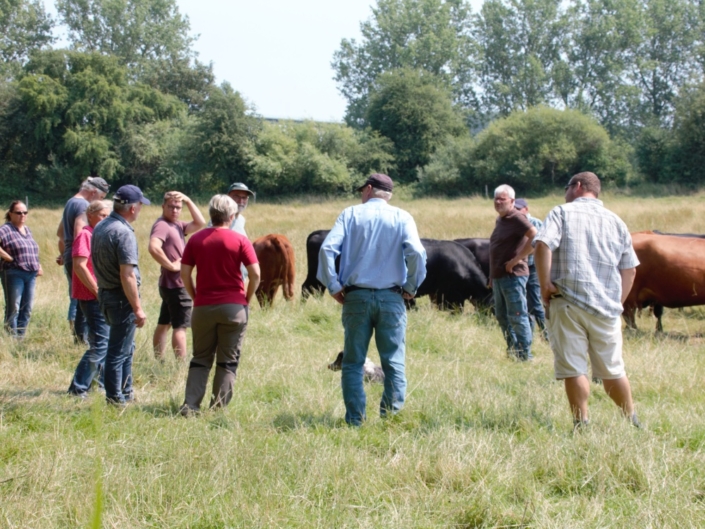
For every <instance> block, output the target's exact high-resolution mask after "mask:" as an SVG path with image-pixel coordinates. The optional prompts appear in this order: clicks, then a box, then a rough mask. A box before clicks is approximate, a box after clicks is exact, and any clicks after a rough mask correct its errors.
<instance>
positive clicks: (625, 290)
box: [619, 268, 636, 305]
mask: <svg viewBox="0 0 705 529" xmlns="http://www.w3.org/2000/svg"><path fill="white" fill-rule="evenodd" d="M619 275H620V276H621V278H622V305H624V302H625V301H627V296H629V292H631V290H632V286H633V285H634V278H635V277H636V268H625V269H624V270H620V271H619Z"/></svg>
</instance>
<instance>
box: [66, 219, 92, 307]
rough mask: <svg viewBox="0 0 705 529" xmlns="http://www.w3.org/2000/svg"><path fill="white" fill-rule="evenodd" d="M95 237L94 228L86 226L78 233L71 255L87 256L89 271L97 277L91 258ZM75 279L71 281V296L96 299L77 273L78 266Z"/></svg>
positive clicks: (87, 299) (74, 272)
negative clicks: (92, 242)
mask: <svg viewBox="0 0 705 529" xmlns="http://www.w3.org/2000/svg"><path fill="white" fill-rule="evenodd" d="M92 238H93V228H91V227H90V226H84V227H83V229H82V230H81V232H80V233H79V234H78V236H77V237H76V239H74V241H73V247H72V250H71V257H72V258H76V257H85V258H86V259H88V260H87V261H86V265H87V266H88V271H89V272H90V273H91V275H92V276H93V278H94V279H95V272H93V260H92V259H91V239H92ZM72 273H73V276H72V278H73V280H72V281H71V297H72V298H73V299H82V300H84V301H94V300H95V296H94V295H93V292H91V291H90V289H89V288H88V287H87V286H86V285H84V284H83V283H82V282H81V280H80V279H79V278H78V275H77V274H76V267H74V269H73V272H72Z"/></svg>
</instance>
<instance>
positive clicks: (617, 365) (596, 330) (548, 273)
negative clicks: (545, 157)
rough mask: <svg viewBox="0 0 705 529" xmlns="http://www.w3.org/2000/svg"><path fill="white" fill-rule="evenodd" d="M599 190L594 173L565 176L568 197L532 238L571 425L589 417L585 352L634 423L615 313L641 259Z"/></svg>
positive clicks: (618, 312)
mask: <svg viewBox="0 0 705 529" xmlns="http://www.w3.org/2000/svg"><path fill="white" fill-rule="evenodd" d="M599 193H600V180H599V178H598V177H597V176H596V175H595V174H593V173H589V172H585V173H579V174H576V175H575V176H573V177H572V178H571V179H570V182H569V183H568V185H567V186H566V188H565V200H566V204H565V205H562V206H557V207H555V208H553V209H552V210H551V212H550V213H549V214H548V216H547V217H546V220H545V221H544V224H543V227H542V228H541V230H540V231H539V233H538V235H537V236H536V238H535V239H534V245H535V248H536V254H535V255H536V269H537V271H538V276H539V281H540V283H541V297H542V299H543V302H544V305H545V307H546V321H547V323H548V330H549V336H550V341H551V348H552V349H553V355H554V368H555V373H556V379H558V380H561V379H562V380H564V383H565V391H566V394H567V396H568V402H569V404H570V408H571V411H572V413H573V423H574V427H575V428H578V429H579V428H581V427H583V426H585V425H587V424H588V397H589V396H590V380H589V379H588V376H587V375H588V357H589V358H590V363H591V365H592V373H593V376H595V377H598V378H601V379H602V381H603V384H604V387H605V391H606V392H607V394H608V395H609V396H610V398H611V399H612V400H613V401H614V402H615V404H617V406H619V407H620V408H621V409H622V412H623V413H624V415H625V416H626V417H628V418H630V419H631V421H632V424H634V426H637V427H639V426H640V425H639V421H638V419H637V416H636V413H635V411H634V402H633V400H632V392H631V387H630V385H629V379H628V378H627V375H626V373H625V370H624V361H623V360H622V322H621V319H620V315H621V314H622V303H623V302H624V300H625V299H626V297H627V295H628V294H629V291H630V289H631V287H632V284H633V282H634V276H635V275H636V267H637V265H638V264H639V260H638V259H637V256H636V254H635V253H634V248H633V247H632V238H631V235H630V234H629V230H628V229H627V226H626V225H625V224H624V222H622V220H621V219H620V218H619V217H618V216H617V215H615V214H614V213H612V212H611V211H609V210H607V209H605V208H604V207H603V205H602V201H600V200H598V199H597V197H598V195H599Z"/></svg>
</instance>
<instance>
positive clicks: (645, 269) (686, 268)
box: [253, 230, 705, 332]
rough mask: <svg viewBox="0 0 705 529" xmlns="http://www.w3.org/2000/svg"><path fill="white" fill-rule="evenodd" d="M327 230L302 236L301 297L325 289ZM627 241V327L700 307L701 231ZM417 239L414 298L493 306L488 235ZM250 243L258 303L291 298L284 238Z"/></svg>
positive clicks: (289, 254)
mask: <svg viewBox="0 0 705 529" xmlns="http://www.w3.org/2000/svg"><path fill="white" fill-rule="evenodd" d="M328 231H329V230H317V231H314V232H312V233H311V234H310V235H309V236H308V238H307V239H306V256H307V258H308V274H307V276H306V280H305V281H304V283H303V285H302V286H301V296H302V299H303V300H305V299H306V298H308V297H309V296H310V295H312V294H321V293H323V292H324V291H325V287H324V285H323V284H322V283H321V282H320V281H318V279H316V272H317V270H318V253H319V250H320V249H321V245H322V244H323V240H324V239H325V238H326V235H328ZM632 241H633V244H634V251H635V252H636V254H637V257H638V258H639V261H640V265H639V266H638V267H637V269H636V278H635V279H634V285H633V287H632V289H631V291H630V293H629V296H628V297H627V300H626V301H625V303H624V319H625V321H626V322H627V325H628V326H629V327H631V328H633V329H636V320H635V316H636V311H637V310H640V309H643V308H646V307H653V313H654V316H656V319H657V323H656V330H657V331H658V332H662V331H663V326H662V323H661V317H662V315H663V309H664V307H667V308H681V307H691V306H695V305H705V235H696V234H690V233H687V234H675V233H661V232H659V231H644V232H638V233H634V234H632ZM421 243H422V244H423V246H424V248H425V249H426V254H427V262H426V269H427V275H426V279H425V281H424V282H423V283H422V284H421V286H420V287H419V290H418V292H417V297H419V296H429V298H430V299H431V301H432V302H433V303H434V304H435V305H436V306H437V307H438V308H439V309H442V310H443V309H459V308H462V306H463V304H464V303H465V302H466V301H469V302H470V303H472V304H473V305H474V306H475V308H478V309H486V308H491V307H492V291H491V290H490V289H489V288H487V284H488V277H489V269H490V252H489V244H490V240H489V239H485V238H470V239H455V240H453V241H445V240H436V239H421ZM253 245H254V247H255V252H256V253H257V258H258V260H259V262H260V268H261V275H262V281H261V284H260V287H259V289H258V290H257V299H258V301H259V303H260V305H265V304H266V303H271V302H272V301H273V299H274V296H275V295H276V292H277V289H278V288H279V286H282V290H283V292H284V297H285V298H286V299H287V300H289V299H291V298H293V296H294V277H295V259H294V249H293V247H292V245H291V243H290V242H289V240H288V239H287V238H286V237H285V236H284V235H274V234H273V235H266V236H264V237H260V238H259V239H257V240H255V241H254V243H253ZM337 265H338V263H337V262H336V266H337Z"/></svg>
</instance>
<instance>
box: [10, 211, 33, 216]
mask: <svg viewBox="0 0 705 529" xmlns="http://www.w3.org/2000/svg"><path fill="white" fill-rule="evenodd" d="M13 213H14V214H15V215H22V216H24V215H29V212H28V211H13Z"/></svg>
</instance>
